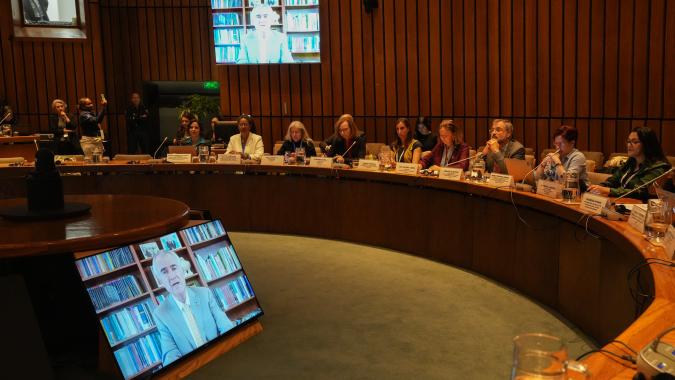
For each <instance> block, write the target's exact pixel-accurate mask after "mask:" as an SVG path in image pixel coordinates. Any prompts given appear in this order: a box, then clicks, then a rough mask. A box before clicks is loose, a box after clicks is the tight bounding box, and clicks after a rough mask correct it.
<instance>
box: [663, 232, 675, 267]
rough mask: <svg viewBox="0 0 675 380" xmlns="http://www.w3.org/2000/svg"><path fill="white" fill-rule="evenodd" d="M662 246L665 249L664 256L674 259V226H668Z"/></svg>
mask: <svg viewBox="0 0 675 380" xmlns="http://www.w3.org/2000/svg"><path fill="white" fill-rule="evenodd" d="M663 247H664V248H665V249H666V256H668V257H670V258H671V259H675V227H673V226H672V225H670V226H668V231H666V237H665V238H664V239H663Z"/></svg>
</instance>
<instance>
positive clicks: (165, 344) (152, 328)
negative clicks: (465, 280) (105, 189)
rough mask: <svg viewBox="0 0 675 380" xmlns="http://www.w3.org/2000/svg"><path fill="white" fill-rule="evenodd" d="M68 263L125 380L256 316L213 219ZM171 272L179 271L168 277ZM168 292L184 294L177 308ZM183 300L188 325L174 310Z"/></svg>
mask: <svg viewBox="0 0 675 380" xmlns="http://www.w3.org/2000/svg"><path fill="white" fill-rule="evenodd" d="M153 261H157V263H156V264H155V268H154V270H153ZM75 264H76V266H77V269H78V271H79V273H80V276H81V278H82V281H83V284H84V286H85V288H86V290H87V293H88V294H89V297H90V299H91V303H92V306H93V308H94V310H95V312H96V315H97V318H98V319H99V321H100V323H101V328H102V329H103V332H104V333H105V336H106V338H107V341H108V343H109V344H110V347H111V349H112V351H113V354H114V356H115V362H116V363H117V365H118V367H119V369H120V371H121V372H122V374H123V376H124V378H125V379H137V378H143V377H145V376H149V375H154V374H157V373H158V372H160V371H161V370H162V368H164V367H170V366H171V365H172V364H173V363H175V362H177V361H179V360H183V359H185V358H187V359H189V357H190V355H191V354H192V353H194V352H195V351H196V350H197V349H202V348H203V347H206V346H208V345H209V344H211V343H213V342H216V341H217V340H218V339H219V338H221V337H223V336H225V335H228V333H230V332H232V331H236V330H237V328H238V327H239V326H242V325H244V324H245V323H247V322H249V321H252V320H254V319H256V318H257V317H259V316H261V315H262V309H261V307H260V305H259V303H258V300H257V298H256V296H255V293H254V292H253V288H252V287H251V284H250V282H249V279H248V277H247V276H246V273H245V272H244V269H243V268H242V265H241V262H240V261H239V257H238V256H237V253H236V251H235V249H234V246H233V245H232V242H231V241H230V239H229V236H228V234H227V232H225V230H224V229H223V226H222V224H221V222H220V221H219V220H215V221H210V222H207V223H202V224H198V225H195V226H192V227H188V228H184V229H181V230H179V231H176V232H172V233H170V234H167V235H163V236H158V237H156V238H154V239H150V240H146V241H142V242H137V243H134V244H130V245H128V246H124V247H118V248H115V249H111V250H107V251H105V252H100V253H97V254H94V255H91V256H87V257H84V258H81V259H78V260H76V262H75ZM172 270H177V271H179V273H173V274H168V273H170V272H171V271H172ZM179 275H180V276H181V277H182V278H183V280H178V279H176V278H177V277H176V276H179ZM172 276H173V277H172ZM162 279H165V282H164V283H162ZM181 283H182V284H183V285H181ZM166 287H168V288H169V289H171V292H169V291H168V290H167V289H166ZM176 289H183V290H185V292H184V293H187V294H189V295H190V296H188V297H187V301H185V300H183V302H184V303H180V301H179V299H180V297H179V296H177V294H179V293H180V292H177V291H176ZM190 297H192V298H190ZM165 303H166V304H165ZM185 303H188V304H190V305H191V306H190V309H191V310H192V311H191V313H192V318H193V320H194V324H192V325H191V326H192V327H188V328H186V326H188V322H187V321H188V320H189V317H186V316H184V313H183V311H182V309H181V307H180V306H179V305H181V306H183V305H184V304H185ZM211 306H213V308H215V310H214V309H212V308H211ZM221 313H222V314H221ZM223 318H225V319H223ZM205 321H206V322H205ZM209 321H211V322H209ZM193 333H194V335H193ZM200 344H201V345H200Z"/></svg>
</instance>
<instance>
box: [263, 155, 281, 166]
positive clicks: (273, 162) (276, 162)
mask: <svg viewBox="0 0 675 380" xmlns="http://www.w3.org/2000/svg"><path fill="white" fill-rule="evenodd" d="M283 164H284V156H262V157H261V158H260V165H270V166H281V165H283Z"/></svg>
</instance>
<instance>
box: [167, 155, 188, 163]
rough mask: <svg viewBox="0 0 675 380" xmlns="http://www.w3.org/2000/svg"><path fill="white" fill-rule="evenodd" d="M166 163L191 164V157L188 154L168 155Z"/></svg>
mask: <svg viewBox="0 0 675 380" xmlns="http://www.w3.org/2000/svg"><path fill="white" fill-rule="evenodd" d="M166 161H167V162H171V163H173V164H191V163H192V155H191V154H188V153H169V154H167V155H166Z"/></svg>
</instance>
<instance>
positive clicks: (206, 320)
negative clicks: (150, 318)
mask: <svg viewBox="0 0 675 380" xmlns="http://www.w3.org/2000/svg"><path fill="white" fill-rule="evenodd" d="M187 292H188V293H189V295H188V297H189V298H190V310H192V314H193V315H194V317H195V321H196V322H197V327H198V328H199V331H200V332H201V334H202V337H203V338H204V340H205V341H207V342H208V341H210V340H212V339H214V338H216V337H217V336H219V335H221V334H224V333H225V332H227V331H229V330H230V329H232V328H233V327H234V323H232V321H230V320H229V319H228V318H227V316H226V315H225V313H224V312H223V311H222V309H221V308H220V306H219V305H218V302H217V301H216V299H215V298H214V297H213V294H212V293H211V290H209V289H208V288H203V287H191V286H189V287H187ZM154 316H155V323H156V324H157V329H158V330H159V340H160V344H161V348H162V364H163V365H167V364H169V363H171V362H172V361H174V360H176V359H178V358H180V357H181V356H183V355H185V354H187V353H189V352H191V351H192V350H194V349H195V348H197V347H196V346H195V342H194V340H193V339H192V335H191V334H190V330H189V329H188V326H187V323H186V322H185V319H184V318H183V313H181V311H180V309H179V308H178V305H177V304H176V301H175V300H174V298H173V297H172V296H168V297H166V298H165V300H164V302H162V304H161V305H159V306H158V307H157V309H155V312H154Z"/></svg>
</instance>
